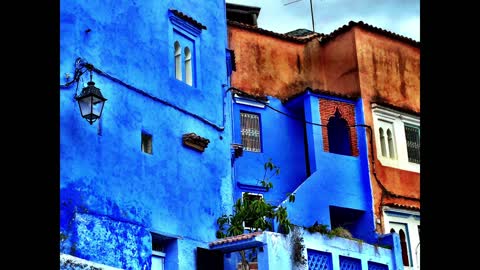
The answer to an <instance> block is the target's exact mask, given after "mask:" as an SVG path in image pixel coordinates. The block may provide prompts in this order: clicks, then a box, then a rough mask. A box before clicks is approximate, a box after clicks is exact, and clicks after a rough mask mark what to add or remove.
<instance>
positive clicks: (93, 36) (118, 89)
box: [59, 0, 232, 269]
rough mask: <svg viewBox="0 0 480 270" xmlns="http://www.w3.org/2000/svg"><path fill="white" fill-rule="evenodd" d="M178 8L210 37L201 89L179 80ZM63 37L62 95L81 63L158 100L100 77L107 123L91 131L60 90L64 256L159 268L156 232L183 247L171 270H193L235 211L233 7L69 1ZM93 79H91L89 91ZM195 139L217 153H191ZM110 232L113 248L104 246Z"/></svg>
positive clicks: (203, 38)
mask: <svg viewBox="0 0 480 270" xmlns="http://www.w3.org/2000/svg"><path fill="white" fill-rule="evenodd" d="M169 8H174V9H177V10H179V11H181V12H182V13H184V14H186V15H188V16H190V17H192V18H193V19H195V20H197V21H198V22H200V23H201V24H203V25H204V26H206V27H207V29H203V30H202V31H201V33H200V35H199V36H198V39H197V43H196V44H195V46H196V57H197V58H196V60H195V65H196V69H197V73H196V80H197V81H196V87H191V86H188V85H186V84H185V83H184V82H181V81H177V80H176V79H175V78H174V77H173V76H172V74H174V72H173V42H174V40H172V39H173V38H172V37H173V35H172V31H173V28H172V24H171V21H170V20H169V16H168V9H169ZM87 29H90V30H91V31H89V32H86V30H87ZM60 30H61V36H60V74H59V75H60V76H59V79H60V84H64V83H65V82H66V79H65V73H70V75H72V74H73V72H74V63H75V60H76V59H77V57H81V58H83V59H85V60H86V61H87V62H89V63H91V64H93V65H94V66H95V68H98V69H100V70H102V71H103V72H106V73H108V74H109V75H111V76H113V77H115V78H117V79H119V80H121V81H123V82H124V83H126V84H129V85H131V86H134V87H135V88H137V89H140V90H142V91H144V92H145V93H147V95H141V94H139V93H137V92H135V91H132V90H131V89H128V88H126V87H125V86H122V85H121V84H119V83H118V82H115V81H113V80H111V79H109V78H107V77H105V76H101V75H99V74H97V73H95V72H94V73H93V81H94V82H95V83H96V86H97V87H98V88H100V89H101V91H102V94H103V95H104V96H105V97H106V98H107V99H108V100H107V101H106V103H105V107H104V111H103V115H102V118H101V120H99V121H97V122H96V123H94V124H93V125H90V124H88V123H87V121H85V120H84V119H82V118H81V116H80V112H79V108H78V104H77V103H76V101H75V100H74V97H75V92H76V89H75V84H73V85H71V86H70V87H60V198H59V199H60V205H61V209H60V210H61V213H60V218H61V222H60V234H61V250H60V251H61V252H62V253H66V254H71V255H74V256H78V257H80V258H83V259H87V260H91V261H93V262H97V263H103V264H107V265H110V266H113V267H118V268H126V269H148V268H149V267H150V265H149V264H150V255H151V246H150V245H151V238H150V235H149V232H150V231H155V232H158V233H161V234H165V235H173V236H178V237H180V239H179V240H176V243H174V244H172V246H169V247H168V248H169V249H172V250H175V251H176V253H177V254H175V252H170V254H168V253H167V259H166V260H167V268H166V269H193V268H194V265H195V249H196V247H207V243H208V242H209V241H211V240H212V239H214V237H215V230H216V218H217V217H219V216H220V215H221V214H223V213H225V212H227V211H231V206H232V186H231V185H232V180H231V159H230V156H231V155H230V144H231V142H232V139H231V137H232V135H231V126H230V125H231V120H230V118H229V116H230V114H229V113H228V112H230V110H231V108H230V107H229V106H230V103H229V102H225V101H224V98H225V96H224V92H225V90H226V88H225V87H224V85H225V84H227V83H228V82H227V76H226V62H225V57H226V56H225V48H226V47H227V44H226V19H225V2H224V1H223V0H209V1H204V2H202V5H198V2H197V1H193V0H191V1H187V0H185V1H141V2H137V1H102V2H96V1H72V0H64V1H61V3H60ZM88 79H89V76H88V75H87V74H85V75H84V76H83V78H82V81H80V85H79V89H78V91H80V90H81V88H82V87H83V86H84V85H85V84H86V82H87V81H88ZM152 97H153V98H152ZM158 99H160V100H163V101H165V102H164V103H162V102H158ZM165 103H170V104H173V105H174V106H177V107H179V108H181V109H183V110H185V111H188V112H190V113H191V114H195V115H197V116H198V117H200V118H204V119H206V120H208V121H210V122H211V123H213V124H214V125H216V126H217V127H224V130H222V129H221V128H215V127H214V125H208V124H205V123H204V122H202V121H200V120H199V119H196V118H195V117H192V115H189V114H188V113H184V112H181V111H179V110H178V109H175V108H173V107H172V106H167V105H165ZM224 103H225V104H226V105H225V106H226V107H224ZM142 131H144V132H147V133H149V134H151V135H153V140H152V142H153V154H151V155H150V154H146V153H143V152H142V151H141V133H142ZM190 132H194V133H196V134H197V135H199V136H202V137H204V138H207V139H209V140H210V143H209V144H208V147H207V148H206V149H205V152H203V153H201V152H198V151H195V150H192V149H191V148H187V147H185V146H183V145H182V135H183V134H185V133H190ZM85 226H87V227H88V230H80V229H79V228H87V227H85ZM87 232H88V233H87ZM105 232H108V235H109V236H108V237H104V238H101V237H96V236H98V235H103V233H105ZM125 235H128V236H129V237H127V238H125V237H123V236H125ZM92 238H94V239H95V244H94V245H93V244H92V243H91V241H92ZM173 246H174V247H173ZM119 251H122V252H119ZM135 252H136V253H135ZM133 254H134V255H133ZM169 256H170V257H169ZM144 267H146V268H144Z"/></svg>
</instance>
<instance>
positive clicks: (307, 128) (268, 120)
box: [233, 88, 376, 243]
mask: <svg viewBox="0 0 480 270" xmlns="http://www.w3.org/2000/svg"><path fill="white" fill-rule="evenodd" d="M321 100H323V101H324V102H323V104H324V105H323V106H328V105H330V102H333V103H332V105H330V106H337V107H341V109H340V110H342V106H343V107H345V108H348V107H350V108H352V110H353V112H354V114H353V115H352V120H351V121H350V122H349V123H346V128H347V133H348V134H349V136H355V140H353V139H350V137H346V138H345V142H344V146H346V148H348V149H349V150H350V152H349V153H336V152H334V149H333V143H334V142H333V141H329V142H327V143H324V140H325V138H327V137H326V136H325V134H324V133H326V132H327V133H328V132H332V128H331V127H329V126H328V125H329V124H328V122H326V123H323V122H322V115H321V113H322V111H324V113H327V111H326V110H322V108H321V107H322V102H321ZM233 103H234V109H233V112H234V113H233V127H234V131H233V133H234V134H233V136H234V139H235V141H236V142H238V143H241V144H246V145H247V147H244V153H243V155H242V156H241V157H239V158H237V159H236V160H235V163H234V178H235V185H234V188H235V192H234V196H235V198H240V197H241V196H242V194H243V193H253V194H256V195H260V196H262V197H263V198H264V199H265V200H266V201H267V202H269V203H271V204H273V205H284V206H286V207H287V209H288V213H289V218H290V221H291V222H292V223H293V224H295V225H298V226H303V227H310V226H312V225H313V224H315V223H317V224H323V225H327V226H328V227H329V228H330V229H333V228H334V227H343V228H347V229H348V230H349V231H350V232H351V233H352V235H353V236H354V237H356V238H360V239H363V240H364V241H367V242H370V243H374V242H375V241H376V234H375V233H374V228H375V225H374V217H373V211H372V191H371V186H370V180H369V165H368V157H367V153H368V151H367V147H368V145H367V140H366V135H365V134H366V132H367V130H366V128H365V127H363V126H362V125H364V120H363V115H364V114H363V109H362V101H361V99H360V98H342V97H339V96H332V95H327V94H324V93H322V92H321V91H319V90H312V89H309V88H307V89H306V91H304V92H303V93H302V94H301V95H298V96H295V97H292V99H290V100H288V101H286V102H282V101H281V100H279V99H277V98H274V97H267V98H260V99H259V98H258V97H252V96H248V94H247V95H245V94H244V95H243V96H242V95H236V96H234V98H233ZM325 104H327V105H325ZM338 105H340V106H338ZM245 114H247V115H253V116H254V117H255V116H256V117H255V121H257V122H258V124H256V125H253V126H254V127H253V129H254V130H256V134H255V135H254V136H253V137H256V138H257V140H258V141H260V143H259V146H258V148H255V149H253V150H252V149H250V147H249V146H248V145H250V144H251V142H250V141H249V136H250V135H245V134H246V133H248V130H249V129H252V128H250V126H249V123H248V121H249V120H245ZM334 115H335V114H334V113H332V114H329V115H326V116H324V118H327V119H330V118H331V117H334ZM353 116H354V118H353ZM339 118H340V119H343V118H342V117H341V115H340V117H339ZM245 122H247V124H245ZM352 129H354V130H355V131H356V132H351V130H352ZM250 133H252V132H250ZM333 135H336V136H335V138H337V137H341V136H339V135H338V134H333ZM330 137H331V138H332V137H333V136H330ZM351 141H355V144H354V145H353V146H352V145H351ZM340 143H342V142H340ZM337 144H338V143H337ZM325 145H329V146H330V147H329V148H328V149H325ZM245 148H246V149H245ZM344 148H345V147H344ZM351 148H356V149H355V151H353V149H351ZM355 153H356V155H355ZM269 159H271V160H272V161H273V162H274V163H275V165H277V166H278V167H280V169H281V170H280V171H281V172H280V174H279V175H277V176H275V177H274V178H272V180H271V181H272V182H273V184H274V188H273V189H270V190H268V191H267V190H265V189H264V188H262V187H261V184H260V181H259V180H257V179H261V178H262V177H263V164H264V163H265V162H266V161H268V160H269ZM292 193H293V194H295V198H296V199H295V202H289V200H288V194H292Z"/></svg>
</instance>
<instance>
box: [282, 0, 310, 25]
mask: <svg viewBox="0 0 480 270" xmlns="http://www.w3.org/2000/svg"><path fill="white" fill-rule="evenodd" d="M300 1H302V0H283V3H284V4H283V5H284V6H288V5H290V4H293V3H296V2H300ZM310 16H311V17H312V31H313V32H315V21H314V19H313V4H312V0H310Z"/></svg>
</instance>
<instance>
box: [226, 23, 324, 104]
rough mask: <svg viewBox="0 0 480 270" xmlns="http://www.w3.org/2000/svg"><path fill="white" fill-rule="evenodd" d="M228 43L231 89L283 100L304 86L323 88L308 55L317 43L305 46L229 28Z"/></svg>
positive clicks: (315, 63)
mask: <svg viewBox="0 0 480 270" xmlns="http://www.w3.org/2000/svg"><path fill="white" fill-rule="evenodd" d="M228 41H229V48H230V49H232V50H234V51H235V59H236V61H235V62H236V71H235V72H233V74H232V81H231V85H232V86H234V87H237V88H240V89H242V90H244V91H246V92H248V93H250V94H254V95H269V96H274V97H277V98H280V99H284V98H286V97H288V96H291V95H294V94H296V93H298V92H302V91H303V90H305V88H306V87H313V88H321V87H322V86H323V84H322V81H323V80H322V78H321V75H322V72H321V63H320V61H316V60H315V59H314V57H312V56H311V55H318V54H319V49H320V46H319V44H318V42H311V44H308V45H307V46H305V44H301V43H295V42H291V41H286V40H282V39H279V38H275V37H270V36H267V35H264V34H259V33H256V32H253V31H248V30H245V29H241V28H238V27H235V26H231V25H230V26H228ZM317 58H318V57H317Z"/></svg>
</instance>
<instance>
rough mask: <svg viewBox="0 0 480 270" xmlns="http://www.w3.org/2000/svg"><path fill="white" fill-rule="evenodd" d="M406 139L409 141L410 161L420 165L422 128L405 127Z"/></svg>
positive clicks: (408, 152)
mask: <svg viewBox="0 0 480 270" xmlns="http://www.w3.org/2000/svg"><path fill="white" fill-rule="evenodd" d="M405 138H406V140H407V154H408V161H409V162H414V163H420V128H419V127H415V126H411V125H405Z"/></svg>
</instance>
